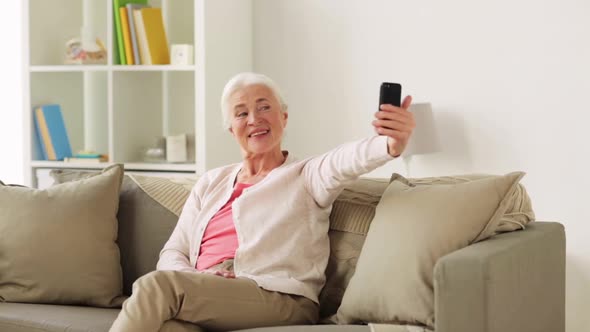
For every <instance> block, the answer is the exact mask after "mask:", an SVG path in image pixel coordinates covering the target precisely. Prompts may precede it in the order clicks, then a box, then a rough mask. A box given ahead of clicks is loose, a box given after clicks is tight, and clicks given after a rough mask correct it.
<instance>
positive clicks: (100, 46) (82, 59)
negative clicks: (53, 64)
mask: <svg viewBox="0 0 590 332" xmlns="http://www.w3.org/2000/svg"><path fill="white" fill-rule="evenodd" d="M80 35H81V37H80V38H72V39H70V40H69V41H68V42H67V43H66V55H65V57H66V58H65V61H64V62H65V64H68V65H70V64H76V65H87V64H106V63H107V50H106V47H105V46H104V43H103V42H102V40H100V38H98V37H94V39H93V34H92V32H90V30H89V29H88V28H87V27H82V29H81V34H80Z"/></svg>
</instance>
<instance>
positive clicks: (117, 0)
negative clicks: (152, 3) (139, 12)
mask: <svg viewBox="0 0 590 332" xmlns="http://www.w3.org/2000/svg"><path fill="white" fill-rule="evenodd" d="M147 1H148V0H113V18H114V20H115V34H116V37H117V38H116V39H117V47H115V58H114V59H115V62H116V64H120V65H124V64H127V59H126V57H125V51H124V50H125V45H124V41H123V31H122V29H121V12H120V11H119V8H121V7H123V6H125V5H127V4H128V3H137V4H143V5H147Z"/></svg>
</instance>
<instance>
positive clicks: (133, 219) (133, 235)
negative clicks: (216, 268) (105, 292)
mask: <svg viewBox="0 0 590 332" xmlns="http://www.w3.org/2000/svg"><path fill="white" fill-rule="evenodd" d="M50 174H51V176H52V177H53V179H54V181H55V183H64V182H68V181H75V180H79V179H83V178H89V177H92V176H95V175H96V174H98V173H97V172H92V171H78V170H68V169H62V170H53V171H51V173H50ZM194 182H195V180H194V179H187V180H182V181H181V180H180V179H169V178H160V177H150V176H139V175H125V176H124V178H123V184H122V186H121V191H120V194H119V212H118V214H117V218H118V219H119V237H118V240H117V243H118V245H119V248H120V250H121V266H122V268H123V290H124V294H127V295H130V294H131V287H132V285H133V282H135V280H137V279H138V278H139V277H141V276H142V275H144V274H147V273H149V272H151V271H154V270H155V269H156V263H157V262H158V257H159V254H160V250H162V248H163V247H164V243H166V241H168V239H169V238H170V234H172V231H173V230H174V227H175V226H176V222H177V221H178V215H179V214H180V211H181V210H182V206H183V204H184V202H185V201H186V199H187V197H188V195H189V194H190V187H191V186H192V184H194Z"/></svg>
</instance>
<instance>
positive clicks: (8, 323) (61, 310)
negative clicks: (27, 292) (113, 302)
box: [0, 303, 120, 332]
mask: <svg viewBox="0 0 590 332" xmlns="http://www.w3.org/2000/svg"><path fill="white" fill-rule="evenodd" d="M119 310H120V309H111V308H93V307H82V306H67V305H50V304H28V303H0V331H11V332H12V331H14V332H21V331H22V332H25V331H27V332H28V331H51V332H54V331H55V332H57V331H60V332H62V331H68V332H78V331H80V332H82V331H83V332H90V331H92V332H94V331H97V332H98V331H108V330H109V328H110V326H111V325H112V324H113V321H114V320H115V318H117V315H118V314H119Z"/></svg>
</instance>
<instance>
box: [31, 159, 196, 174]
mask: <svg viewBox="0 0 590 332" xmlns="http://www.w3.org/2000/svg"><path fill="white" fill-rule="evenodd" d="M113 164H114V163H110V162H105V163H92V162H79V163H66V162H63V161H46V160H36V161H32V162H31V166H32V167H33V168H82V169H103V168H105V167H108V166H109V165H113ZM124 165H125V169H126V170H133V171H162V172H195V170H196V166H195V164H166V163H141V162H137V163H124Z"/></svg>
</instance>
